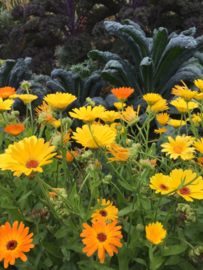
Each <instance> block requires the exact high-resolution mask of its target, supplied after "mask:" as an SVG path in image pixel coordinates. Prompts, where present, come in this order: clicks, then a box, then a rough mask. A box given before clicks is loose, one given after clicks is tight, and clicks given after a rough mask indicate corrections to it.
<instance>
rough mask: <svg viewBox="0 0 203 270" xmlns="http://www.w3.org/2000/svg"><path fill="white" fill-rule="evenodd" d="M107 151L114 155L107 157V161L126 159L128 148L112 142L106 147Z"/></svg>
mask: <svg viewBox="0 0 203 270" xmlns="http://www.w3.org/2000/svg"><path fill="white" fill-rule="evenodd" d="M107 153H111V154H112V155H113V156H114V157H111V158H109V160H110V161H109V162H113V161H126V160H127V159H128V158H129V155H130V154H129V149H128V148H123V147H120V146H119V145H117V144H116V143H112V144H111V145H110V146H109V147H108V151H107Z"/></svg>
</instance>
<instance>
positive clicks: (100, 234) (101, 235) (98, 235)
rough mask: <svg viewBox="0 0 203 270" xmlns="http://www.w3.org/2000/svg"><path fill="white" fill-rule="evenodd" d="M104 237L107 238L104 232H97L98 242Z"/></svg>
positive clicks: (104, 239)
mask: <svg viewBox="0 0 203 270" xmlns="http://www.w3.org/2000/svg"><path fill="white" fill-rule="evenodd" d="M106 238H107V236H106V234H105V233H99V234H97V239H98V240H99V241H100V242H104V241H106Z"/></svg>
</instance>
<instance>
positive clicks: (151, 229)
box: [145, 221, 166, 245]
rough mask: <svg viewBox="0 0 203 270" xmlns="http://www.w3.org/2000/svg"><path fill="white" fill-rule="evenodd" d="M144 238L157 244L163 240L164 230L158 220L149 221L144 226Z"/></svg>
mask: <svg viewBox="0 0 203 270" xmlns="http://www.w3.org/2000/svg"><path fill="white" fill-rule="evenodd" d="M145 230H146V238H147V240H148V241H149V242H151V243H153V244H155V245H158V244H159V243H161V242H163V239H164V238H165V237H166V230H164V229H163V225H162V224H161V223H160V222H158V221H157V222H156V223H150V224H149V225H148V226H146V227H145Z"/></svg>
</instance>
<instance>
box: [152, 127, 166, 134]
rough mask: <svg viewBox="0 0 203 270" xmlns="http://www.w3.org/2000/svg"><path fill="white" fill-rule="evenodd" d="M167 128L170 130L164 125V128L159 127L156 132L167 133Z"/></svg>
mask: <svg viewBox="0 0 203 270" xmlns="http://www.w3.org/2000/svg"><path fill="white" fill-rule="evenodd" d="M167 130H168V129H167V128H164V127H162V128H159V129H155V130H154V133H156V134H162V133H165V132H166V131H167Z"/></svg>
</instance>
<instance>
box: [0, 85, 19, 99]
mask: <svg viewBox="0 0 203 270" xmlns="http://www.w3.org/2000/svg"><path fill="white" fill-rule="evenodd" d="M15 94H16V91H15V88H13V87H10V86H6V87H3V88H0V97H2V98H8V97H9V96H11V95H15Z"/></svg>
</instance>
